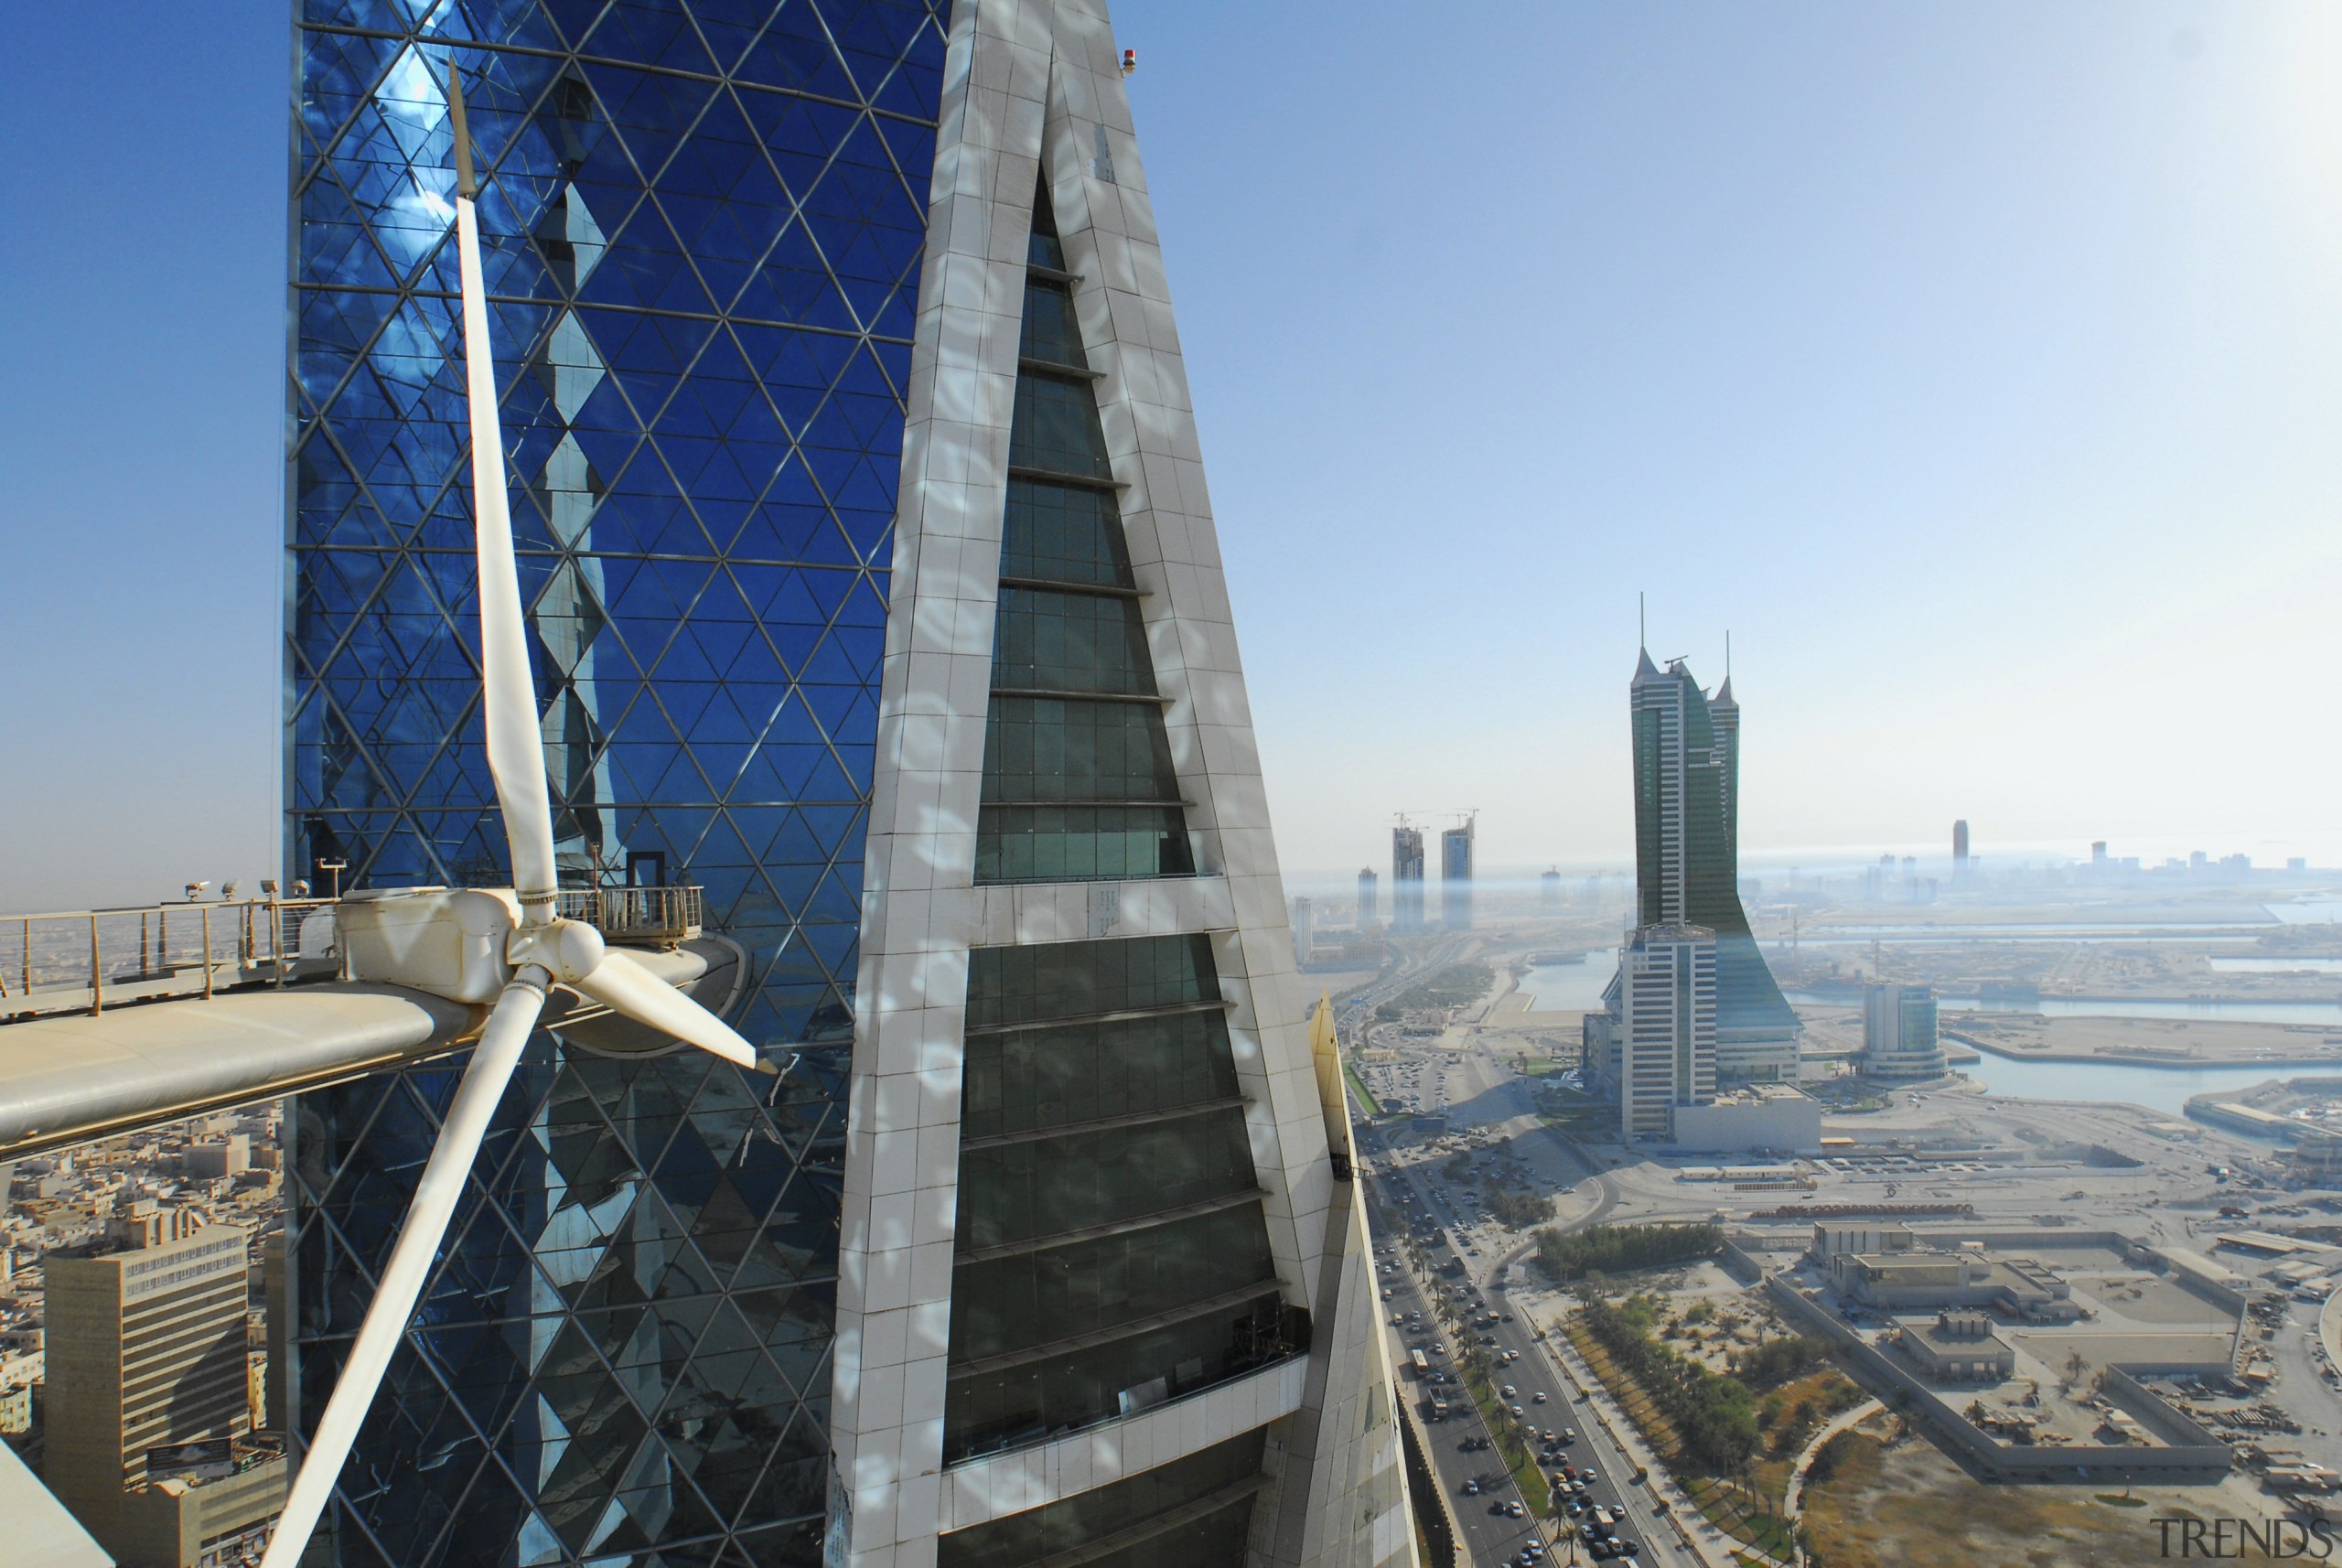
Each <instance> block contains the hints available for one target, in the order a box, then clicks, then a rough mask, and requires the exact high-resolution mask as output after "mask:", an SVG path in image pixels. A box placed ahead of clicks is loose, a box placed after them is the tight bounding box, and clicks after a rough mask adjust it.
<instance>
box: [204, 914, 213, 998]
mask: <svg viewBox="0 0 2342 1568" xmlns="http://www.w3.org/2000/svg"><path fill="white" fill-rule="evenodd" d="M203 999H204V1000H205V1001H206V1002H209V1001H210V1000H211V906H210V905H209V904H206V905H205V906H204V907H203Z"/></svg>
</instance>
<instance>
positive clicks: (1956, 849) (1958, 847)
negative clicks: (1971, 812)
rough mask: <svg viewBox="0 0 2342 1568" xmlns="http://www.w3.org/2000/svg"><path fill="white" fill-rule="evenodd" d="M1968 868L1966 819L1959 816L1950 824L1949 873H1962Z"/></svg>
mask: <svg viewBox="0 0 2342 1568" xmlns="http://www.w3.org/2000/svg"><path fill="white" fill-rule="evenodd" d="M1967 870H1968V819H1967V818H1966V817H1962V818H1961V819H1960V820H1959V821H1958V822H1954V823H1952V824H1951V874H1952V875H1954V876H1959V875H1964V874H1965V873H1966V872H1967Z"/></svg>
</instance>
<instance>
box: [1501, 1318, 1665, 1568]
mask: <svg viewBox="0 0 2342 1568" xmlns="http://www.w3.org/2000/svg"><path fill="white" fill-rule="evenodd" d="M1486 1294H1488V1298H1489V1305H1490V1306H1491V1307H1492V1308H1494V1309H1495V1310H1496V1311H1498V1312H1499V1313H1502V1312H1509V1311H1511V1310H1512V1308H1511V1307H1510V1305H1509V1304H1508V1302H1507V1298H1506V1295H1505V1293H1504V1291H1503V1290H1502V1288H1501V1287H1499V1288H1497V1289H1493V1290H1490V1291H1488V1293H1486ZM1532 1327H1533V1325H1531V1324H1529V1323H1527V1322H1526V1321H1525V1320H1524V1319H1523V1318H1522V1316H1521V1315H1520V1314H1519V1313H1517V1312H1516V1313H1514V1314H1513V1321H1512V1322H1510V1323H1504V1322H1499V1323H1497V1324H1496V1325H1494V1326H1492V1327H1491V1328H1490V1329H1489V1330H1488V1332H1490V1333H1492V1334H1494V1335H1495V1336H1496V1337H1497V1341H1498V1348H1500V1349H1512V1350H1518V1351H1520V1360H1518V1361H1514V1362H1512V1363H1510V1367H1511V1368H1512V1369H1514V1370H1519V1369H1521V1368H1524V1367H1534V1368H1536V1371H1535V1373H1534V1374H1531V1375H1532V1376H1533V1377H1534V1378H1535V1381H1534V1382H1533V1383H1524V1382H1523V1381H1522V1380H1521V1379H1520V1378H1513V1379H1510V1380H1509V1381H1511V1382H1513V1383H1514V1384H1515V1385H1517V1386H1519V1387H1520V1391H1521V1396H1522V1403H1521V1409H1522V1410H1523V1412H1527V1411H1528V1410H1530V1409H1531V1406H1530V1405H1529V1404H1528V1403H1527V1399H1528V1396H1529V1394H1530V1393H1531V1391H1532V1390H1533V1389H1536V1388H1542V1389H1543V1390H1544V1391H1545V1394H1546V1398H1547V1400H1548V1402H1549V1403H1548V1405H1547V1406H1546V1407H1542V1408H1550V1407H1551V1405H1552V1404H1555V1403H1558V1404H1560V1405H1561V1406H1562V1407H1563V1409H1564V1410H1566V1411H1567V1412H1569V1419H1567V1420H1565V1421H1558V1422H1542V1421H1541V1422H1539V1423H1537V1424H1538V1425H1540V1426H1547V1425H1553V1426H1560V1427H1564V1428H1574V1429H1575V1431H1576V1432H1577V1434H1578V1443H1577V1444H1576V1446H1577V1447H1578V1448H1579V1449H1580V1450H1582V1451H1590V1452H1591V1453H1592V1454H1593V1455H1595V1460H1594V1466H1595V1474H1596V1475H1597V1476H1599V1477H1601V1478H1600V1479H1599V1480H1598V1481H1596V1482H1595V1483H1594V1484H1593V1485H1591V1486H1589V1487H1587V1489H1586V1496H1587V1497H1589V1498H1595V1500H1597V1501H1600V1502H1603V1503H1605V1504H1606V1505H1607V1506H1609V1507H1612V1508H1616V1509H1622V1510H1623V1511H1624V1512H1625V1514H1626V1516H1627V1520H1628V1523H1629V1524H1630V1525H1631V1526H1632V1527H1633V1528H1632V1529H1630V1530H1620V1531H1618V1533H1619V1534H1620V1535H1621V1536H1622V1537H1625V1538H1627V1539H1630V1540H1632V1541H1635V1542H1636V1543H1637V1544H1638V1546H1642V1547H1644V1548H1645V1549H1646V1550H1644V1551H1643V1552H1640V1553H1638V1555H1639V1556H1641V1557H1642V1558H1643V1559H1645V1560H1646V1561H1650V1562H1657V1561H1663V1560H1671V1559H1673V1558H1674V1557H1676V1556H1678V1555H1679V1554H1680V1553H1681V1545H1680V1543H1679V1542H1677V1541H1676V1540H1675V1532H1674V1530H1672V1529H1671V1527H1670V1526H1669V1525H1668V1524H1667V1522H1666V1519H1665V1516H1664V1515H1662V1514H1661V1513H1660V1511H1659V1510H1658V1509H1656V1508H1654V1507H1653V1506H1652V1505H1653V1503H1654V1501H1655V1498H1653V1497H1652V1495H1651V1494H1650V1492H1649V1490H1648V1488H1646V1487H1642V1486H1639V1485H1638V1484H1636V1482H1635V1481H1634V1478H1633V1477H1634V1474H1635V1467H1634V1463H1633V1461H1632V1460H1631V1459H1629V1458H1628V1455H1627V1453H1626V1451H1625V1449H1624V1448H1623V1447H1621V1446H1620V1445H1619V1444H1617V1443H1616V1442H1615V1441H1613V1440H1612V1438H1611V1436H1610V1434H1609V1431H1608V1429H1607V1428H1606V1427H1605V1426H1604V1425H1603V1424H1602V1423H1601V1421H1600V1419H1599V1418H1598V1417H1597V1416H1596V1415H1595V1412H1594V1411H1593V1410H1592V1409H1591V1408H1589V1407H1587V1406H1585V1405H1581V1404H1580V1403H1579V1402H1578V1401H1577V1400H1576V1399H1575V1398H1574V1396H1573V1395H1572V1394H1571V1393H1570V1391H1569V1380H1568V1378H1567V1376H1566V1374H1565V1372H1563V1370H1561V1369H1556V1368H1555V1367H1554V1366H1553V1365H1552V1360H1549V1359H1548V1358H1547V1352H1546V1349H1545V1348H1544V1347H1543V1346H1542V1345H1541V1344H1539V1343H1537V1341H1536V1340H1535V1339H1534V1338H1533V1337H1531V1328H1532ZM1498 1381H1499V1384H1501V1383H1503V1382H1505V1381H1508V1380H1507V1379H1505V1378H1502V1377H1499V1379H1498ZM1522 1419H1523V1420H1524V1421H1525V1420H1527V1419H1528V1417H1527V1415H1526V1414H1525V1413H1524V1415H1523V1417H1522ZM1570 1462H1571V1463H1577V1461H1575V1460H1572V1461H1570ZM1573 1522H1575V1521H1573Z"/></svg>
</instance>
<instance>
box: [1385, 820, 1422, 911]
mask: <svg viewBox="0 0 2342 1568" xmlns="http://www.w3.org/2000/svg"><path fill="white" fill-rule="evenodd" d="M1391 929H1392V930H1394V931H1420V930H1422V929H1423V830H1422V829H1420V828H1410V827H1404V826H1402V827H1396V828H1392V829H1391Z"/></svg>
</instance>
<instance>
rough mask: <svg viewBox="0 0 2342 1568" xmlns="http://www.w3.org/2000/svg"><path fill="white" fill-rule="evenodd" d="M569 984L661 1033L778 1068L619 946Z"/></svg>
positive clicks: (746, 1062) (744, 1063)
mask: <svg viewBox="0 0 2342 1568" xmlns="http://www.w3.org/2000/svg"><path fill="white" fill-rule="evenodd" d="M570 989H572V990H573V991H575V992H577V993H579V994H580V995H582V996H586V997H590V998H591V999H593V1000H594V1001H596V1002H598V1003H600V1004H602V1005H603V1006H605V1007H607V1008H608V1009H609V1010H610V1011H611V1012H613V1013H616V1014H618V1015H619V1016H620V1017H623V1018H631V1019H633V1020H634V1021H635V1022H636V1023H638V1024H648V1025H649V1026H650V1027H652V1028H654V1029H656V1030H658V1031H659V1032H660V1033H661V1034H662V1035H671V1036H674V1037H675V1038H676V1039H679V1040H681V1041H682V1042H683V1044H685V1045H687V1046H697V1047H699V1048H700V1049H701V1050H704V1051H713V1052H714V1053H715V1054H716V1055H717V1056H719V1057H722V1058H724V1059H725V1061H728V1062H733V1063H736V1064H737V1065H738V1066H741V1067H745V1068H752V1069H757V1070H760V1071H764V1072H773V1071H777V1070H778V1069H774V1068H770V1067H768V1066H766V1065H765V1064H764V1062H763V1061H762V1060H760V1059H759V1058H757V1051H756V1047H754V1046H751V1045H749V1044H748V1042H747V1041H746V1040H744V1039H742V1038H741V1037H740V1036H739V1035H738V1034H737V1033H736V1032H735V1031H734V1029H733V1028H732V1026H730V1025H729V1024H726V1023H725V1021H724V1020H723V1019H721V1018H719V1017H717V1016H716V1015H714V1014H713V1013H711V1012H709V1011H708V1010H707V1009H706V1008H704V1007H703V1006H701V1005H700V1004H698V1003H696V1002H694V1001H693V1000H692V999H691V998H690V997H688V996H686V995H684V994H683V993H682V992H680V991H678V990H676V989H675V988H674V987H673V986H671V985H670V984H668V983H666V982H665V981H663V980H661V979H660V978H659V977H658V976H657V975H655V974H653V973H651V972H650V971H649V970H647V969H645V968H643V967H642V965H640V964H639V963H637V962H635V961H634V960H633V959H632V958H631V957H629V956H628V954H627V952H626V950H624V949H622V948H612V949H610V950H609V951H607V952H606V953H604V954H603V955H602V961H601V962H600V963H599V964H597V965H596V966H595V969H594V972H592V973H591V974H588V975H587V976H586V977H585V979H583V980H579V981H574V982H571V983H570Z"/></svg>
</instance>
